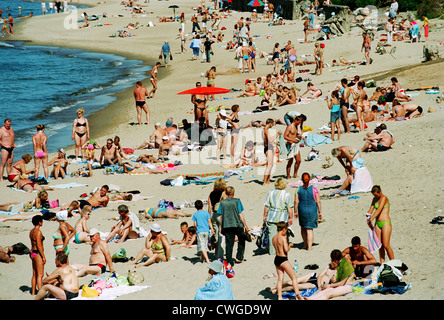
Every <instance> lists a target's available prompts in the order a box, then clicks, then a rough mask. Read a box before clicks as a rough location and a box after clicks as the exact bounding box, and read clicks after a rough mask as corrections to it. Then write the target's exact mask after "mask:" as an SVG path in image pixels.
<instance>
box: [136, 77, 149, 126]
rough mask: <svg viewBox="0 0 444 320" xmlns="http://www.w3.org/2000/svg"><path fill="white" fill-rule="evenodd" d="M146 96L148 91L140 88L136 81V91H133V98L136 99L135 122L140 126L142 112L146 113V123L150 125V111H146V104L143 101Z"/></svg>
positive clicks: (140, 83) (139, 82) (139, 83)
mask: <svg viewBox="0 0 444 320" xmlns="http://www.w3.org/2000/svg"><path fill="white" fill-rule="evenodd" d="M147 96H148V89H147V88H145V87H142V82H141V81H137V83H136V89H134V98H135V99H136V109H137V121H138V123H139V125H142V110H144V111H145V113H146V122H147V124H149V123H150V109H148V104H147V103H146V101H145V97H147Z"/></svg>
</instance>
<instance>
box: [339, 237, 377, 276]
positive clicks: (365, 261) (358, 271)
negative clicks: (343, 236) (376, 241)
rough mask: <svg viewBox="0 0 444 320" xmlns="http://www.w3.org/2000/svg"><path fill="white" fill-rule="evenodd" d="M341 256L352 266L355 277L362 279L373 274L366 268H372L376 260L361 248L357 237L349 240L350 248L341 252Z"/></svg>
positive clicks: (364, 248) (365, 249)
mask: <svg viewBox="0 0 444 320" xmlns="http://www.w3.org/2000/svg"><path fill="white" fill-rule="evenodd" d="M342 255H343V256H344V257H345V258H346V259H347V260H348V261H349V262H350V263H351V264H352V266H353V268H354V269H355V275H356V276H357V277H360V278H364V277H366V276H368V275H369V274H370V273H372V272H373V269H368V268H367V266H373V265H374V264H375V263H376V259H375V257H374V256H373V255H372V253H371V252H370V251H369V250H368V249H367V248H366V247H364V246H361V238H359V237H358V236H355V237H353V238H352V239H351V247H347V248H345V249H344V250H342Z"/></svg>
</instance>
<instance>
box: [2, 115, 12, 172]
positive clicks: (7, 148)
mask: <svg viewBox="0 0 444 320" xmlns="http://www.w3.org/2000/svg"><path fill="white" fill-rule="evenodd" d="M14 136H15V135H14V130H12V127H11V119H5V122H4V123H3V127H1V128H0V155H1V166H0V181H3V172H4V169H5V165H6V173H7V174H8V175H9V172H10V171H11V169H12V161H13V159H14V148H15V139H14Z"/></svg>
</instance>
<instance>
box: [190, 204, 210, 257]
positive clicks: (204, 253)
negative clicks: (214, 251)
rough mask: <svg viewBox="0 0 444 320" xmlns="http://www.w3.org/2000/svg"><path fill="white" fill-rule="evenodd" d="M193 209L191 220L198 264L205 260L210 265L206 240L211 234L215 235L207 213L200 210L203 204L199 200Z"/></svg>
mask: <svg viewBox="0 0 444 320" xmlns="http://www.w3.org/2000/svg"><path fill="white" fill-rule="evenodd" d="M194 207H195V208H196V210H197V211H196V212H195V213H194V214H193V217H192V220H193V221H194V227H195V228H196V234H197V252H198V253H199V252H200V262H203V261H204V260H205V262H206V263H207V264H210V259H208V251H209V250H208V239H209V237H210V236H211V234H215V232H214V228H213V224H212V222H211V216H210V214H209V213H208V211H206V210H202V208H203V202H202V201H201V200H197V201H196V202H195V203H194ZM210 230H211V233H210Z"/></svg>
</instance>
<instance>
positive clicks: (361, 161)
mask: <svg viewBox="0 0 444 320" xmlns="http://www.w3.org/2000/svg"><path fill="white" fill-rule="evenodd" d="M352 165H353V167H355V168H356V169H359V168H362V167H364V159H362V158H358V159H355V160H353V162H352Z"/></svg>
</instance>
